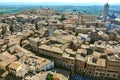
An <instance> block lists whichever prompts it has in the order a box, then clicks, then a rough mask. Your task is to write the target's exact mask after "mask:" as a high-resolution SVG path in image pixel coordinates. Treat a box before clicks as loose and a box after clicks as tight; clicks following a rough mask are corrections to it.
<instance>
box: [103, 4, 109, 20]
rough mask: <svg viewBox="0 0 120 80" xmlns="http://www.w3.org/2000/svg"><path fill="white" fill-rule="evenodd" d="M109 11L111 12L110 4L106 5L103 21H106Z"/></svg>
mask: <svg viewBox="0 0 120 80" xmlns="http://www.w3.org/2000/svg"><path fill="white" fill-rule="evenodd" d="M108 11H109V4H108V3H106V4H105V6H104V12H103V19H102V21H106V18H107V16H108Z"/></svg>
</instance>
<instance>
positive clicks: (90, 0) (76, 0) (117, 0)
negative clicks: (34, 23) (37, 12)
mask: <svg viewBox="0 0 120 80" xmlns="http://www.w3.org/2000/svg"><path fill="white" fill-rule="evenodd" d="M0 2H25V3H29V2H30V3H41V2H62V3H100V4H105V3H107V2H108V3H109V4H118V3H120V0H0Z"/></svg>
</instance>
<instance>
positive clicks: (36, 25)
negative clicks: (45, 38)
mask: <svg viewBox="0 0 120 80" xmlns="http://www.w3.org/2000/svg"><path fill="white" fill-rule="evenodd" d="M35 29H36V30H38V23H37V20H36V21H35Z"/></svg>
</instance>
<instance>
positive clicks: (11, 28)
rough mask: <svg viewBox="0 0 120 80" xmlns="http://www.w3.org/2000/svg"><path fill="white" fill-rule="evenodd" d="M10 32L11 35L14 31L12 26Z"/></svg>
mask: <svg viewBox="0 0 120 80" xmlns="http://www.w3.org/2000/svg"><path fill="white" fill-rule="evenodd" d="M10 31H11V33H13V32H14V30H13V26H12V25H10Z"/></svg>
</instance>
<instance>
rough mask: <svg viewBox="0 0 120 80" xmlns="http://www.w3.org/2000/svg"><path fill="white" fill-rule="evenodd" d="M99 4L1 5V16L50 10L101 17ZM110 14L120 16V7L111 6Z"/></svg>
mask: <svg viewBox="0 0 120 80" xmlns="http://www.w3.org/2000/svg"><path fill="white" fill-rule="evenodd" d="M96 4H97V3H91V4H88V5H86V4H84V3H83V4H82V3H80V4H79V3H58V2H57V3H56V2H43V3H22V2H21V3H15V2H14V3H0V14H12V13H19V12H21V11H24V10H31V9H40V8H50V9H54V10H58V11H60V12H67V11H69V12H84V13H86V14H92V15H99V14H101V13H103V8H104V6H103V4H99V5H96ZM109 12H110V13H112V12H115V13H117V14H120V5H110V10H109Z"/></svg>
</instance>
